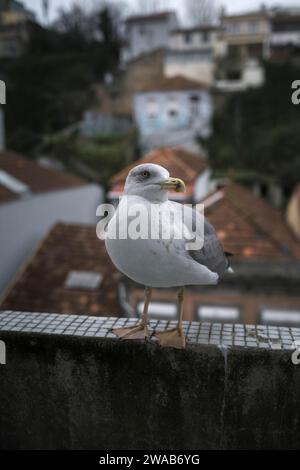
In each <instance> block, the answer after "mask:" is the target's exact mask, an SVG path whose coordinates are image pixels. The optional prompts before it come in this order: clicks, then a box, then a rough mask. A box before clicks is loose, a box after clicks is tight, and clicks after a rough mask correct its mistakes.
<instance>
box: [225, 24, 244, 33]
mask: <svg viewBox="0 0 300 470" xmlns="http://www.w3.org/2000/svg"><path fill="white" fill-rule="evenodd" d="M226 29H227V31H228V33H231V34H239V33H240V29H241V28H240V24H239V23H229V24H228V25H227V27H226Z"/></svg>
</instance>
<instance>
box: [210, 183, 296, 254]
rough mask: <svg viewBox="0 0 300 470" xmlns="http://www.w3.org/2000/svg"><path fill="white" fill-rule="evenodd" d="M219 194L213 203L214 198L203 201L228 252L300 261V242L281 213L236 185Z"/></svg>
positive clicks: (230, 185) (229, 186) (224, 189)
mask: <svg viewBox="0 0 300 470" xmlns="http://www.w3.org/2000/svg"><path fill="white" fill-rule="evenodd" d="M217 193H218V192H216V193H215V195H216V194H217ZM219 194H220V195H221V197H219V198H217V197H215V198H214V199H215V202H212V204H210V201H213V198H212V196H209V197H207V198H205V199H204V201H202V202H203V203H204V207H205V215H206V217H207V218H208V219H209V221H210V222H211V223H212V224H213V226H214V227H215V228H216V230H217V232H218V235H219V237H220V239H221V241H222V244H223V246H224V249H225V251H229V252H231V253H233V254H234V255H235V257H236V258H246V259H257V260H262V259H274V260H276V259H278V260H280V259H290V258H295V259H298V260H299V259H300V243H299V242H298V240H297V239H296V238H295V236H294V235H293V233H292V232H291V230H290V228H289V227H288V225H287V223H286V221H285V217H284V214H283V213H282V212H281V211H279V210H277V209H275V208H273V207H272V206H271V205H270V204H268V203H267V202H266V201H265V200H263V199H261V198H258V197H256V196H254V195H253V193H252V192H251V191H250V190H248V189H246V188H244V187H242V186H240V185H237V184H229V185H228V186H227V187H225V188H223V189H222V190H220V191H219Z"/></svg>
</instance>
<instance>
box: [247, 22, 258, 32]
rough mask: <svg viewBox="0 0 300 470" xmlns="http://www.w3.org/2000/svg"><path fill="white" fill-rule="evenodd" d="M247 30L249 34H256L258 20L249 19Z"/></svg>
mask: <svg viewBox="0 0 300 470" xmlns="http://www.w3.org/2000/svg"><path fill="white" fill-rule="evenodd" d="M248 31H249V33H250V34H256V33H257V32H258V22H257V21H250V22H249V23H248Z"/></svg>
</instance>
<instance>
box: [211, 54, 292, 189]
mask: <svg viewBox="0 0 300 470" xmlns="http://www.w3.org/2000/svg"><path fill="white" fill-rule="evenodd" d="M265 67H266V82H265V84H264V86H263V87H261V88H259V89H251V90H249V91H247V92H242V93H235V94H228V95H227V96H226V97H225V102H224V105H223V106H222V107H221V108H219V109H217V110H216V112H215V115H214V119H213V134H212V136H211V137H210V138H209V139H208V140H207V141H206V142H205V144H206V145H207V147H208V151H209V155H210V159H211V162H212V165H213V167H214V168H215V169H216V170H223V171H226V170H228V169H230V168H234V169H236V170H237V171H239V170H253V171H256V172H258V173H261V174H265V175H266V176H267V177H272V178H273V179H275V180H276V181H278V182H279V183H280V184H281V185H282V186H283V187H284V188H285V189H286V190H289V189H291V188H292V187H293V185H294V184H295V183H297V182H298V181H299V177H300V106H298V107H297V106H295V105H293V104H292V102H291V94H292V90H291V84H292V82H293V81H294V80H295V79H297V78H299V75H300V69H299V68H297V67H295V66H294V65H292V64H287V63H285V64H274V63H267V64H265Z"/></svg>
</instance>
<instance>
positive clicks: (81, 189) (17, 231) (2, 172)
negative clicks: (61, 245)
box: [0, 152, 103, 293]
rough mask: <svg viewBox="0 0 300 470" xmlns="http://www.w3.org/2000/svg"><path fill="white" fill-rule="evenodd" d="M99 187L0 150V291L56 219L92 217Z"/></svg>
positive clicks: (99, 199)
mask: <svg viewBox="0 0 300 470" xmlns="http://www.w3.org/2000/svg"><path fill="white" fill-rule="evenodd" d="M102 201H103V190H102V188H101V187H99V186H98V185H96V184H89V183H87V182H86V181H84V180H82V179H81V178H78V177H76V176H73V175H69V174H67V173H65V172H62V171H58V170H54V169H49V168H44V167H42V166H40V165H38V164H37V163H35V162H33V161H32V160H29V159H27V158H25V157H23V156H21V155H19V154H15V153H12V152H4V153H0V227H1V230H0V259H1V271H0V293H1V292H3V291H4V289H6V288H7V287H8V285H9V283H10V282H11V280H12V279H13V278H14V276H15V275H16V272H17V271H18V270H19V269H20V267H21V266H22V264H23V263H24V262H25V261H26V259H27V258H28V257H29V256H30V255H31V253H32V251H33V250H34V249H35V247H36V245H37V244H38V243H39V242H40V241H41V239H42V238H43V237H44V236H45V235H46V233H47V232H48V230H49V229H50V228H51V227H52V225H53V224H55V223H56V222H58V221H66V222H79V223H92V222H96V209H97V206H98V205H99V204H100V203H101V202H102Z"/></svg>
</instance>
